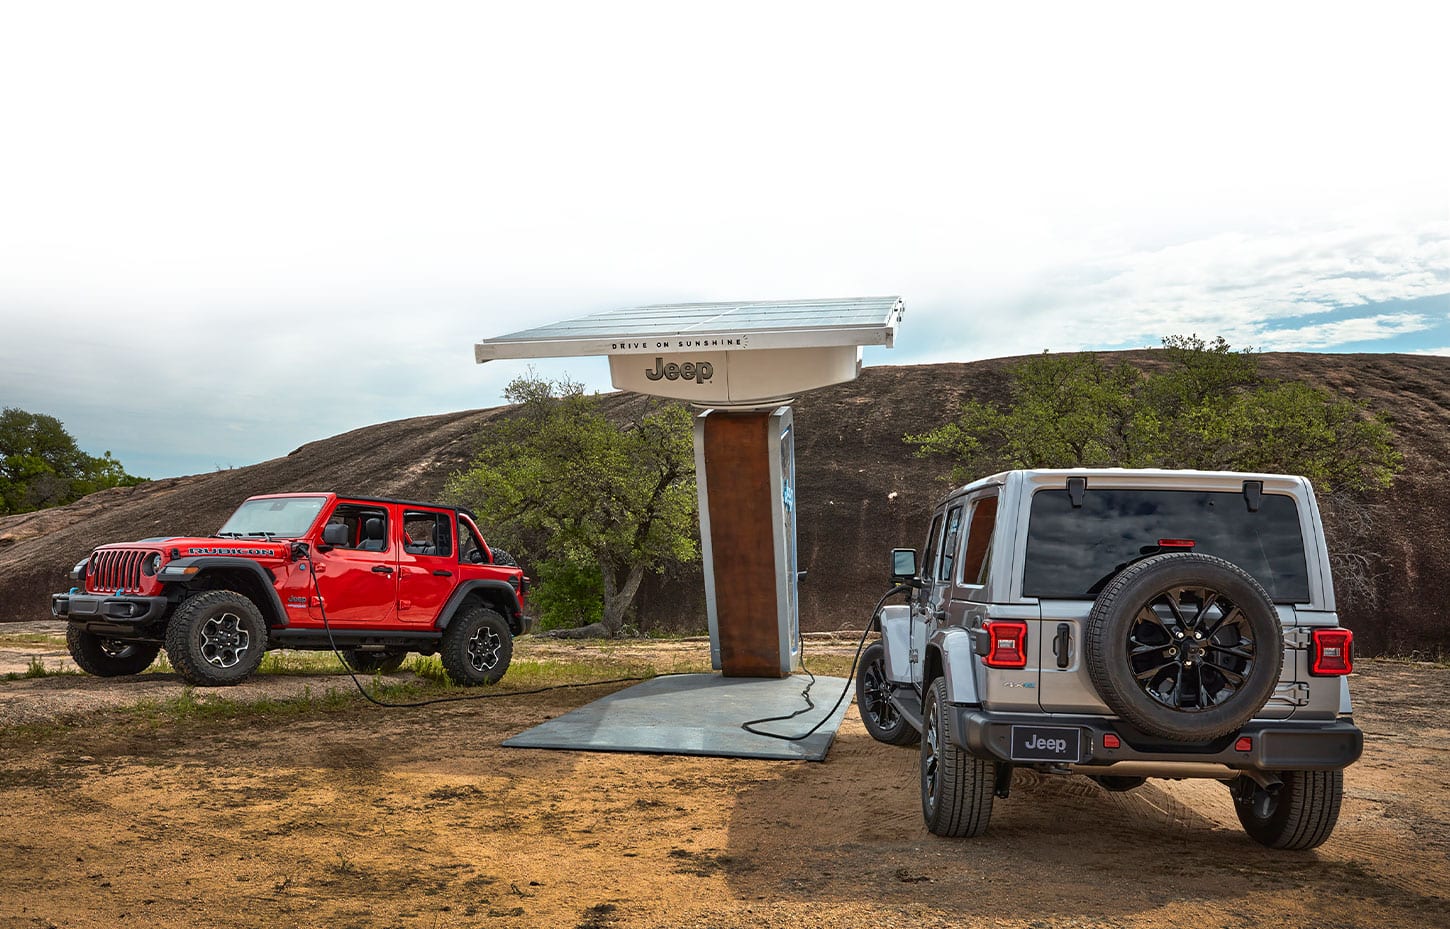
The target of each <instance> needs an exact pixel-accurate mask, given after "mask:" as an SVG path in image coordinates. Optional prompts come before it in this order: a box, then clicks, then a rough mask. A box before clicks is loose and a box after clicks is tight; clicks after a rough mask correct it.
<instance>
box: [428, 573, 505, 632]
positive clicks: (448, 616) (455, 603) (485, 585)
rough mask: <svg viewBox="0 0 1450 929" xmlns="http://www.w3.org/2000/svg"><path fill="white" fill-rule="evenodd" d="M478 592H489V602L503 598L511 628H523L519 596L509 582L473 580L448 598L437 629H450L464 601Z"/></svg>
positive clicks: (463, 584) (440, 613)
mask: <svg viewBox="0 0 1450 929" xmlns="http://www.w3.org/2000/svg"><path fill="white" fill-rule="evenodd" d="M477 591H487V593H488V596H487V599H489V600H492V599H494V597H495V596H499V597H502V598H503V601H504V604H505V605H506V606H507V609H506V610H505V615H504V619H506V620H508V624H509V627H510V628H520V629H521V628H522V625H523V624H522V622H521V620H520V617H521V616H522V615H523V612H524V611H523V608H522V607H520V606H519V595H518V594H517V593H515V592H514V589H513V587H511V586H510V585H509V584H508V582H507V581H498V580H473V581H464V582H463V583H461V584H459V585H458V586H457V587H456V588H454V590H453V593H452V594H451V595H450V596H449V597H448V602H447V603H445V604H443V609H442V610H441V611H439V613H438V622H437V627H438V631H439V632H442V631H443V630H444V629H447V628H448V624H449V623H451V622H453V617H454V616H456V615H457V614H458V610H459V608H460V607H461V606H463V601H464V600H466V599H467V598H468V595H469V594H471V593H475V592H477ZM515 634H517V633H515Z"/></svg>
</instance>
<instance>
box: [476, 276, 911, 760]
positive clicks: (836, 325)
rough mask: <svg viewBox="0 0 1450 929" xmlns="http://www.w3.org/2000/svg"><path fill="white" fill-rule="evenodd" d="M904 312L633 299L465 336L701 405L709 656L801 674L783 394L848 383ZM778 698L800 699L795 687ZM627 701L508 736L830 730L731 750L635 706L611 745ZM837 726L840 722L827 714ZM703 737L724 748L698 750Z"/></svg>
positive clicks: (689, 686) (684, 690) (767, 752)
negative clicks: (583, 365)
mask: <svg viewBox="0 0 1450 929" xmlns="http://www.w3.org/2000/svg"><path fill="white" fill-rule="evenodd" d="M902 313H903V306H902V302H901V299H900V298H899V297H856V298H846V299H834V300H791V301H771V302H748V303H682V304H661V305H654V306H641V307H631V308H626V309H618V310H610V311H607V312H603V313H596V314H593V315H590V316H583V317H579V318H577V319H571V320H567V321H565V322H561V323H555V324H553V325H548V326H542V327H539V328H534V329H526V330H523V331H520V332H514V333H510V334H508V335H504V336H498V337H495V338H491V339H484V340H483V341H481V342H479V343H477V344H476V345H475V346H474V358H475V360H476V361H477V362H478V363H480V364H482V363H484V362H487V361H493V360H496V359H527V358H562V357H576V356H586V355H604V356H607V357H608V358H609V371H610V378H611V380H612V381H613V384H614V386H615V387H617V388H619V389H620V390H630V391H635V392H637V393H642V394H650V395H653V396H657V397H668V398H672V399H677V400H685V401H688V402H689V403H691V404H692V405H693V406H694V407H695V408H696V409H698V410H699V411H700V412H699V413H698V415H697V416H696V418H695V477H696V486H697V492H698V494H699V503H700V541H701V550H702V555H703V561H704V575H705V603H706V612H707V620H708V623H709V628H710V657H711V662H712V664H713V666H714V668H715V669H716V670H717V671H721V672H722V673H723V677H725V678H754V679H761V678H777V679H779V678H783V677H787V676H789V675H790V673H791V672H792V671H794V670H796V669H798V668H799V666H800V659H801V655H800V645H799V643H800V615H799V606H798V604H799V600H798V598H797V595H796V585H797V583H798V581H799V577H800V574H801V571H800V568H799V565H798V563H797V557H796V496H795V487H796V482H795V426H794V421H793V417H792V412H791V408H790V402H791V400H792V399H794V398H795V397H796V396H798V395H800V394H801V393H803V392H804V391H807V390H812V389H814V388H818V387H826V386H829V385H831V384H839V383H844V382H846V381H851V380H854V379H855V378H856V376H857V375H858V374H860V371H861V353H862V349H863V347H864V346H867V345H881V346H885V347H887V348H890V347H892V346H893V345H894V343H895V339H896V329H897V326H898V325H899V324H900V321H901V316H902ZM673 680H674V681H676V682H680V681H681V679H678V678H676V679H673ZM822 680H823V681H825V680H829V679H826V678H823V679H822ZM717 681H718V679H717ZM663 683H664V682H652V684H651V686H654V685H655V684H663ZM695 683H702V684H703V683H704V682H680V683H679V684H678V686H676V685H675V684H668V685H665V686H666V688H667V689H668V695H670V696H671V698H672V699H676V700H679V699H680V698H682V697H687V696H688V695H691V694H696V693H701V690H700V688H699V687H696V686H695ZM741 683H745V682H743V681H742V682H741ZM780 683H786V682H783V681H782V682H780ZM635 689H636V688H631V689H630V691H634V690H635ZM639 689H646V688H645V685H640V687H639ZM778 690H779V688H774V689H772V688H770V687H769V686H768V685H764V686H761V687H757V688H756V689H755V690H754V691H750V688H746V689H745V690H742V689H739V688H735V689H733V690H732V691H731V694H730V697H735V698H736V699H735V701H734V702H733V703H732V702H731V700H730V697H726V698H724V699H723V700H722V699H721V697H720V695H716V696H713V697H711V696H702V697H701V698H700V700H701V702H700V703H699V704H698V709H699V712H701V713H706V714H708V713H710V712H712V711H715V712H722V713H723V712H734V710H725V709H722V707H734V706H745V705H748V703H749V700H750V699H751V696H750V694H752V693H758V694H761V695H763V697H762V698H761V699H762V700H763V701H765V702H769V701H770V700H777V699H778V697H779V695H778V694H777V693H776V691H778ZM630 691H626V692H625V693H629V692H630ZM747 691H750V693H747ZM780 694H784V695H785V696H787V697H789V696H794V697H795V699H796V700H799V697H798V695H796V692H795V691H794V690H790V691H789V692H786V691H780ZM666 695H667V694H666V693H664V692H662V693H661V696H666ZM618 697H620V695H618V694H616V695H614V696H612V697H607V698H605V700H602V701H598V702H599V703H601V704H603V703H605V702H606V701H613V700H615V699H616V698H618ZM742 701H743V702H742ZM634 702H635V703H636V704H637V703H638V701H634ZM627 708H628V707H627V701H620V702H619V703H618V705H617V706H616V707H615V709H614V710H613V711H609V710H598V711H595V716H589V715H588V714H585V716H584V717H581V718H580V719H579V720H576V721H575V722H574V723H572V724H571V723H570V722H569V721H568V718H569V717H570V716H573V715H574V714H566V716H565V717H560V718H559V719H558V720H554V721H552V722H551V723H549V724H545V727H551V728H552V730H553V734H552V736H550V737H535V738H534V739H533V740H532V741H530V739H529V738H527V737H529V736H530V733H525V734H523V736H519V737H515V738H513V739H510V740H508V741H506V742H505V744H513V745H521V746H529V747H548V748H577V747H587V748H603V749H614V750H632V751H686V752H689V753H694V754H725V755H736V756H744V757H816V758H818V759H819V758H824V756H825V751H826V749H827V748H829V745H830V740H831V738H832V737H833V736H834V733H835V727H834V726H832V727H830V728H829V732H822V733H821V735H822V736H823V738H824V742H821V741H819V740H818V741H817V743H816V746H815V749H818V752H819V754H818V755H810V754H809V753H807V754H801V751H800V750H797V749H794V748H793V749H792V751H790V752H785V751H784V750H781V751H779V752H778V751H777V750H776V749H774V748H770V747H769V746H761V747H759V749H758V750H757V748H756V747H753V746H752V745H750V744H749V741H748V740H750V739H754V740H756V742H757V743H768V742H770V741H771V740H770V739H766V738H763V737H760V736H751V735H749V734H748V733H747V734H745V740H744V741H745V742H746V745H745V747H744V748H741V747H740V745H739V744H738V743H740V742H741V741H742V740H741V738H740V734H739V733H734V734H727V735H724V736H722V737H720V738H716V737H715V736H711V735H709V731H711V730H708V728H698V727H696V728H688V729H681V730H677V731H676V732H675V733H674V734H673V735H661V733H660V732H659V730H658V727H657V726H656V725H654V724H653V723H648V724H647V723H645V722H642V721H641V720H647V719H650V718H651V717H649V715H648V714H646V715H645V716H635V717H628V718H629V720H632V721H626V722H623V723H622V725H623V727H624V729H625V730H627V732H626V736H625V737H624V738H623V741H619V740H615V741H613V742H611V741H609V740H608V739H603V738H601V737H600V736H599V732H600V730H601V727H602V726H603V725H604V722H603V720H604V717H605V716H607V715H609V714H610V713H611V712H612V713H613V715H614V717H615V718H616V720H620V719H625V718H626V717H627V716H628V713H627V712H625V710H626V709H627ZM585 709H586V710H587V709H588V708H585ZM632 709H633V710H636V711H637V710H638V709H639V707H638V706H634V707H632ZM580 712H582V711H575V713H580ZM841 715H844V709H842V710H841V711H840V712H839V713H838V714H837V716H838V717H839V716H841ZM596 717H597V718H596ZM802 719H805V717H802ZM835 722H836V724H837V725H839V718H837V719H836V720H835ZM555 724H557V725H555ZM571 726H572V728H571ZM545 727H539V729H540V730H543V729H545ZM730 728H731V729H732V730H733V729H734V728H737V727H730ZM531 732H533V730H531ZM723 732H725V730H719V731H718V732H717V733H716V736H719V734H720V733H723ZM546 735H548V733H546ZM551 738H552V741H551V740H550V739H551ZM721 738H723V742H722V741H721ZM662 745H663V746H664V747H661V746H662ZM681 745H686V747H684V748H681V747H680V746H681ZM711 745H716V746H717V747H718V746H721V745H724V746H725V747H723V748H718V749H717V750H710V746H711ZM689 746H694V748H693V749H691V748H690V747H689ZM701 746H704V747H701ZM807 747H809V746H807ZM815 749H812V750H815Z"/></svg>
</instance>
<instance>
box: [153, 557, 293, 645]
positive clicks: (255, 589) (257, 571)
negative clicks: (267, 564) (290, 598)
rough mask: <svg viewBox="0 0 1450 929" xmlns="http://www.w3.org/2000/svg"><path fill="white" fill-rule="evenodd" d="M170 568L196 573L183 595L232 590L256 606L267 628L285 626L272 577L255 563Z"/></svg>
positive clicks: (205, 562)
mask: <svg viewBox="0 0 1450 929" xmlns="http://www.w3.org/2000/svg"><path fill="white" fill-rule="evenodd" d="M170 566H173V567H182V568H190V567H195V568H197V569H198V570H197V572H196V574H195V575H193V576H192V577H191V579H190V580H188V581H187V582H186V584H185V585H184V586H183V587H182V590H184V591H185V592H186V595H188V596H189V595H190V594H193V593H201V592H202V591H207V590H235V591H236V592H237V593H239V594H243V595H244V596H246V598H247V599H248V600H251V601H252V603H254V604H256V607H257V609H258V610H260V611H261V613H262V619H263V620H265V621H266V623H267V627H268V628H270V629H279V628H283V627H285V626H286V625H287V611H286V610H285V609H283V607H282V598H281V597H280V596H279V595H278V594H277V588H276V587H274V586H273V577H272V574H271V572H269V571H268V570H267V569H266V568H264V567H262V566H261V565H260V564H258V563H257V562H255V561H249V560H247V559H245V558H215V557H204V558H182V559H178V560H177V561H173V562H171V563H170Z"/></svg>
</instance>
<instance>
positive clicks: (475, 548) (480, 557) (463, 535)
mask: <svg viewBox="0 0 1450 929" xmlns="http://www.w3.org/2000/svg"><path fill="white" fill-rule="evenodd" d="M458 560H459V561H461V562H463V563H464V564H483V563H485V562H487V561H488V556H486V555H485V554H484V553H483V546H482V545H480V544H479V542H478V536H477V535H476V534H475V533H474V531H473V527H472V526H470V525H469V524H468V521H467V520H465V519H460V520H459V521H458Z"/></svg>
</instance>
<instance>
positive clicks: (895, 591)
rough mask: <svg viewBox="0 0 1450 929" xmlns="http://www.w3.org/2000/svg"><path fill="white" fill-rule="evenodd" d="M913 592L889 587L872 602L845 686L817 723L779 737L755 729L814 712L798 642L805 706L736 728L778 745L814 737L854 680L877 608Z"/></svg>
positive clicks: (903, 587)
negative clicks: (805, 680) (796, 732)
mask: <svg viewBox="0 0 1450 929" xmlns="http://www.w3.org/2000/svg"><path fill="white" fill-rule="evenodd" d="M913 589H914V588H912V587H909V586H907V585H904V584H903V585H901V586H898V587H893V588H891V589H890V590H888V591H886V593H885V594H883V595H882V597H881V599H880V600H877V601H876V609H874V610H872V611H871V621H870V622H868V623H867V624H866V628H865V629H862V630H861V641H860V642H857V643H856V655H855V657H853V658H852V659H851V670H850V671H848V672H847V673H846V683H845V684H844V685H842V687H841V695H840V696H839V697H837V698H836V702H835V704H834V705H833V706H832V707H831V711H830V712H829V713H827V714H826V715H825V716H823V717H821V721H820V722H818V723H816V724H815V725H814V726H812V727H811V728H809V729H807V730H806V731H805V732H803V733H801V734H800V735H782V734H780V733H778V732H767V731H765V730H764V729H758V728H756V727H757V726H758V725H759V724H760V723H778V722H785V721H786V720H790V719H795V718H796V717H797V716H804V715H805V714H806V713H809V712H810V711H811V710H814V709H815V708H816V704H815V701H813V700H812V699H811V688H812V687H814V686H815V685H816V676H815V675H814V674H812V673H811V670H810V668H807V667H806V649H805V643H804V640H803V639H802V640H801V670H802V671H804V672H806V675H807V676H808V677H809V678H810V682H809V683H807V684H806V686H805V689H804V690H802V691H801V697H802V698H804V699H805V701H806V705H805V706H804V707H803V708H801V709H799V710H796V711H795V712H794V713H787V714H786V715H785V716H763V717H761V718H760V719H752V720H748V721H746V722H743V723H741V724H740V728H741V729H744V730H745V731H746V732H749V733H751V734H752V735H763V736H765V737H766V738H769V739H780V740H781V741H782V742H801V741H804V740H805V739H808V738H810V737H811V736H813V735H815V734H816V730H818V729H820V728H821V727H822V726H824V725H825V724H826V720H828V719H830V718H831V717H832V716H835V715H836V711H837V710H839V709H840V708H841V703H842V701H844V700H845V699H846V694H848V693H850V691H851V681H852V679H854V678H855V677H856V665H857V664H859V663H860V661H861V653H862V652H863V651H865V650H866V637H867V636H869V635H870V634H871V627H873V626H875V625H876V617H877V616H879V615H881V608H882V607H884V606H885V605H886V601H887V600H889V599H890V598H892V597H894V596H896V595H897V594H900V593H911V592H912V590H913Z"/></svg>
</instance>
